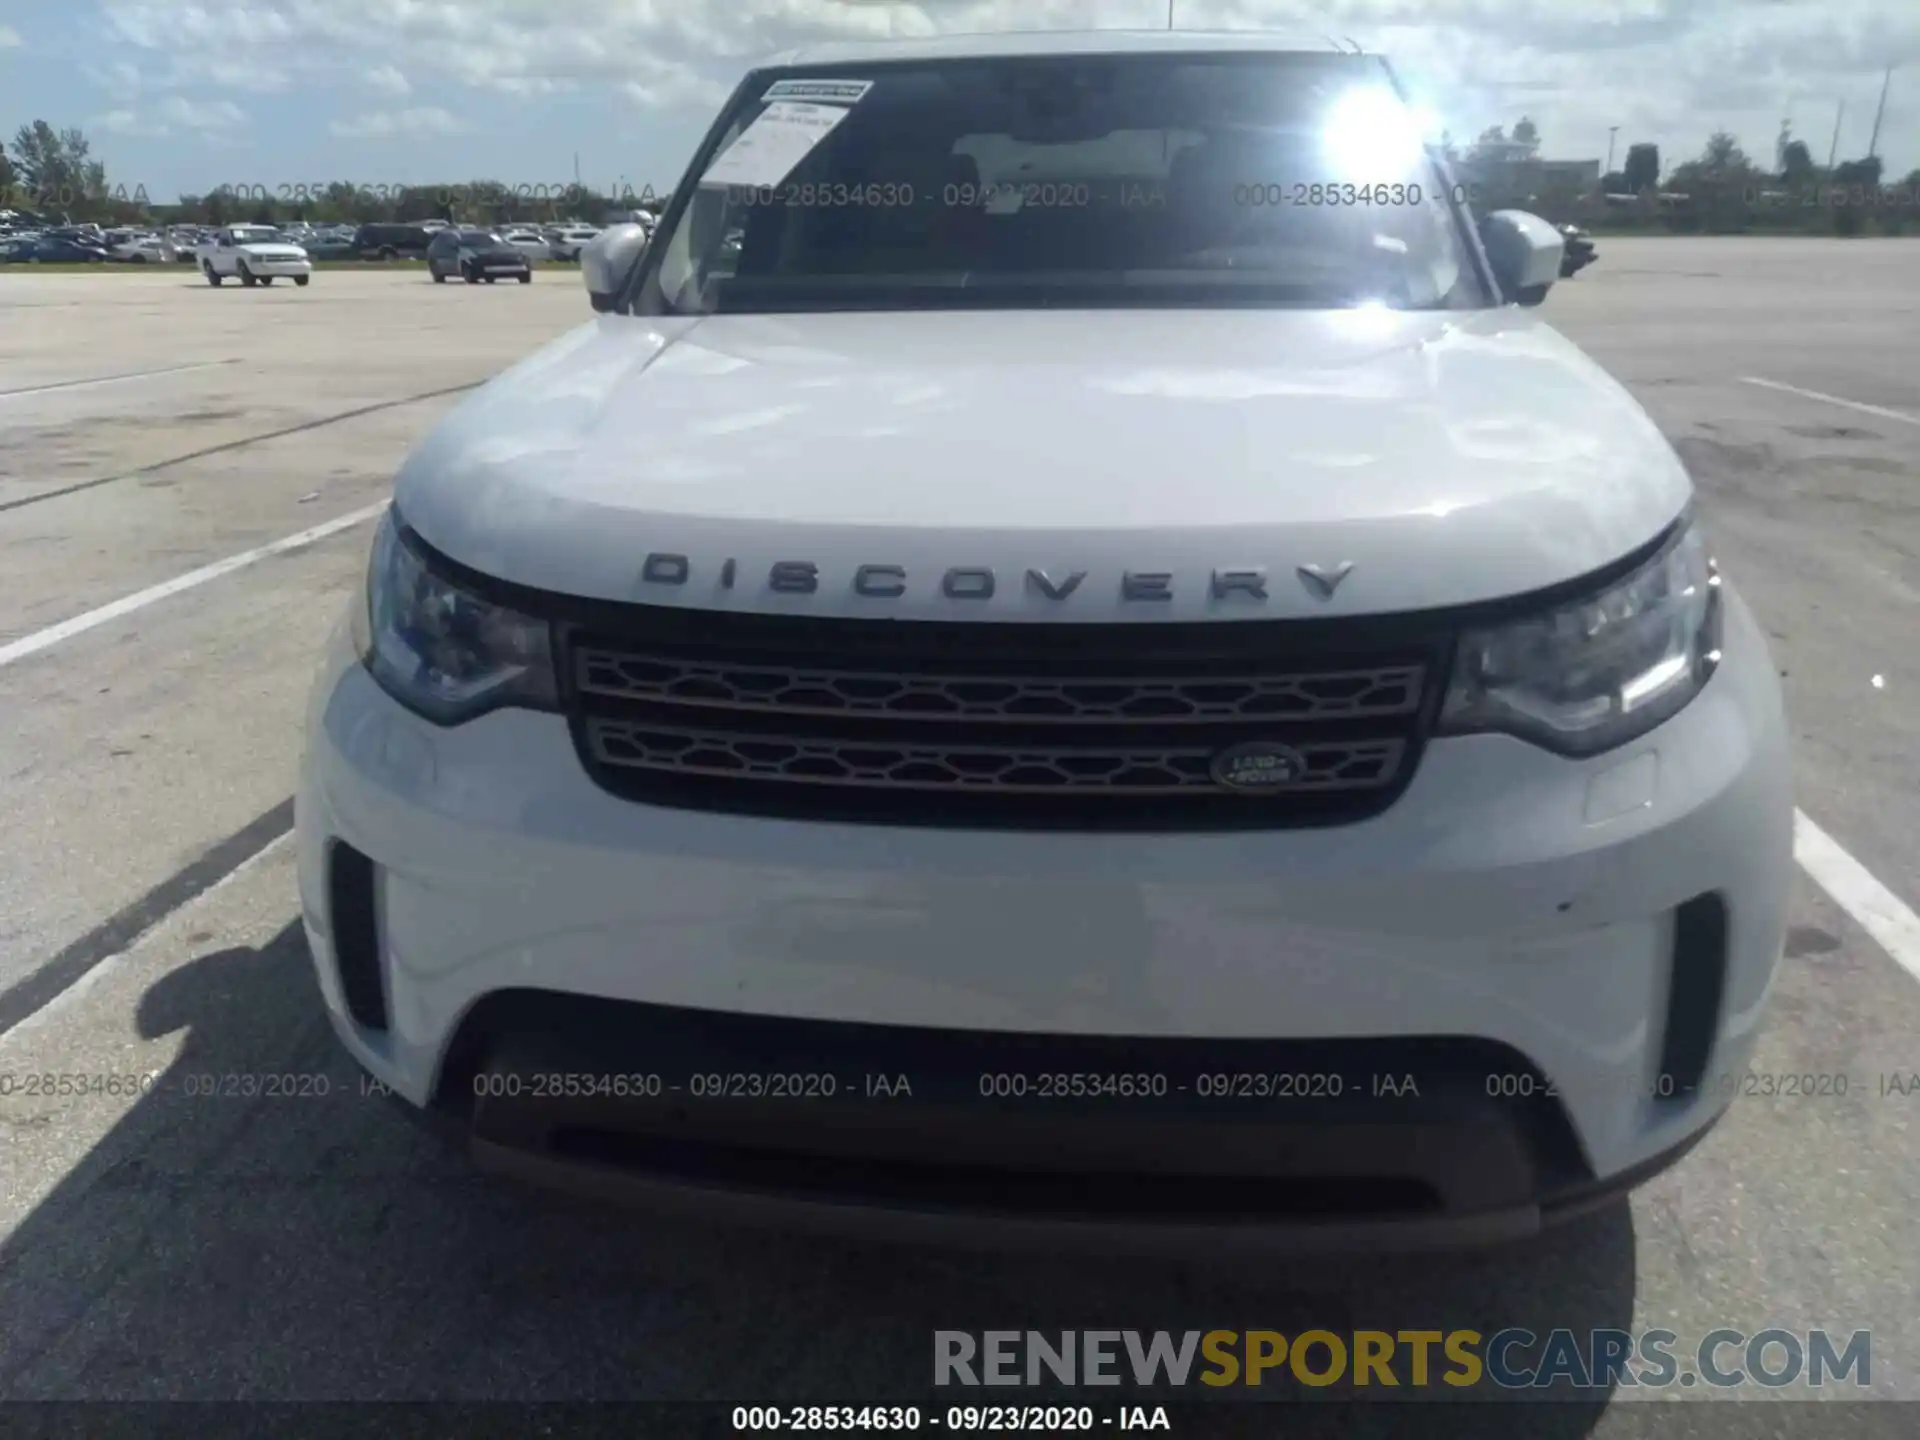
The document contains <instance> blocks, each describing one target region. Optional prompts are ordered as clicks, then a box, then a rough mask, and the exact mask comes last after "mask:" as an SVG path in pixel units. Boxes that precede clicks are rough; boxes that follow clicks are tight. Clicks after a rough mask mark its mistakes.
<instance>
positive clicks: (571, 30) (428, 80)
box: [96, 0, 1920, 168]
mask: <svg viewBox="0 0 1920 1440" xmlns="http://www.w3.org/2000/svg"><path fill="white" fill-rule="evenodd" d="M1176 3H1177V19H1178V22H1179V24H1180V26H1181V28H1183V29H1201V28H1211V27H1217V28H1225V29H1242V28H1248V27H1256V28H1264V29H1302V30H1305V31H1307V32H1308V33H1309V34H1312V35H1318V34H1320V33H1322V32H1323V31H1325V32H1331V33H1333V34H1337V35H1346V34H1352V35H1353V36H1354V37H1355V38H1357V39H1359V40H1360V41H1362V43H1365V44H1367V45H1369V46H1370V48H1378V49H1381V50H1383V51H1386V52H1387V53H1389V54H1392V55H1393V56H1394V57H1395V59H1396V63H1397V64H1398V65H1399V66H1400V68H1401V69H1402V70H1403V71H1404V72H1405V73H1407V74H1408V76H1409V77H1410V78H1415V79H1418V80H1419V81H1420V82H1421V84H1422V86H1423V89H1424V90H1425V91H1426V92H1427V93H1428V94H1430V95H1431V97H1432V98H1433V99H1434V101H1435V102H1436V107H1437V108H1438V109H1439V110H1440V111H1441V113H1442V115H1443V118H1444V120H1445V123H1446V124H1447V125H1448V126H1449V127H1450V128H1451V129H1452V130H1453V131H1454V133H1455V134H1456V135H1471V134H1474V133H1476V132H1477V131H1478V130H1479V129H1481V128H1483V127H1484V126H1487V125H1491V124H1505V125H1511V124H1512V123H1513V122H1514V121H1516V120H1517V119H1519V118H1520V116H1521V115H1522V114H1527V115H1530V116H1531V117H1532V118H1533V119H1534V120H1535V122H1536V123H1537V124H1538V126H1539V129H1540V131H1541V134H1542V137H1543V140H1544V142H1545V148H1546V150H1547V152H1548V153H1549V154H1555V155H1563V156H1595V155H1604V153H1605V151H1606V146H1607V132H1608V129H1609V128H1610V127H1613V126H1618V127H1619V129H1620V133H1619V144H1620V147H1621V151H1622V153H1624V147H1625V146H1626V144H1628V143H1630V142H1631V141H1634V140H1653V141H1656V142H1657V143H1659V144H1660V146H1661V148H1662V151H1663V152H1664V153H1665V154H1666V155H1667V157H1668V159H1669V160H1670V161H1671V160H1674V159H1678V158H1682V157H1684V156H1686V155H1688V154H1692V153H1694V152H1696V151H1698V150H1699V148H1700V147H1701V146H1702V145H1703V144H1704V142H1705V140H1706V137H1707V135H1708V133H1709V132H1711V131H1713V130H1715V129H1718V128H1725V129H1729V130H1732V131H1733V132H1734V133H1735V134H1736V135H1737V136H1738V137H1739V138H1740V140H1741V142H1742V143H1743V144H1744V145H1745V146H1746V147H1747V149H1748V150H1749V151H1751V152H1753V153H1755V154H1758V155H1762V156H1767V155H1770V154H1771V151H1772V145H1773V138H1774V135H1775V133H1776V131H1777V129H1778V126H1779V121H1780V117H1781V116H1782V115H1783V114H1788V113H1790V114H1792V115H1793V116H1794V117H1795V119H1796V121H1797V122H1798V124H1797V126H1796V128H1797V129H1799V130H1802V131H1805V132H1807V133H1809V134H1810V135H1816V136H1817V138H1819V139H1821V140H1824V139H1825V138H1826V137H1827V127H1829V126H1830V125H1831V124H1832V116H1833V107H1834V105H1835V103H1836V102H1838V101H1840V100H1842V99H1844V100H1845V102H1846V106H1847V114H1848V116H1849V117H1864V118H1859V123H1858V124H1857V125H1853V124H1850V125H1849V128H1848V130H1847V131H1846V132H1845V133H1844V134H1843V136H1842V145H1841V150H1842V153H1843V154H1844V153H1846V152H1847V151H1849V150H1852V151H1854V152H1855V153H1857V152H1859V151H1860V150H1863V149H1864V148H1865V140H1866V131H1867V129H1868V127H1869V126H1870V124H1871V116H1872V112H1873V107H1874V102H1875V100H1876V99H1877V97H1878V89H1879V80H1880V74H1881V71H1882V69H1883V68H1884V67H1885V66H1886V65H1888V64H1896V65H1897V64H1900V63H1902V62H1910V61H1916V60H1920V4H1915V3H1913V0H1773V3H1768V4H1760V3H1756V0H1586V3H1584V4H1582V5H1581V6H1578V7H1571V8H1570V7H1544V8H1543V7H1540V6H1539V5H1538V4H1537V3H1535V0H1324V3H1320V4H1315V5H1307V4H1295V3H1290V0H1176ZM100 8H101V15H102V17H103V22H104V23H103V26H102V29H103V31H104V33H105V35H106V37H107V45H106V46H105V47H104V48H105V51H106V53H105V54H103V55H102V56H101V57H100V58H99V60H98V61H97V62H96V63H105V62H106V61H107V60H108V59H110V58H111V59H122V58H133V59H139V60H140V61H141V64H142V71H143V73H144V74H147V75H148V76H149V78H150V80H152V81H153V82H154V83H157V84H158V85H159V86H160V88H178V87H183V86H185V87H191V88H193V89H195V90H199V91H202V92H204V91H208V90H212V91H232V92H241V93H246V92H255V93H257V92H262V91H267V90H271V89H275V88H285V87H287V86H297V87H300V88H301V89H306V88H309V87H312V88H319V87H322V86H329V85H339V86H346V87H352V88H359V89H361V90H363V91H364V90H365V89H366V88H369V87H370V88H372V89H373V90H375V91H378V92H383V93H388V94H393V95H396V96H397V95H402V94H411V93H413V92H414V91H416V90H419V89H424V88H428V87H431V88H433V89H434V90H435V91H436V92H439V91H442V90H444V89H445V88H446V87H449V86H451V87H464V88H467V89H471V90H478V91H484V92H491V93H493V94H495V95H499V96H504V97H509V98H511V99H516V100H520V101H534V100H538V99H541V98H543V97H547V96H554V95H562V94H568V93H577V92H589V93H590V92H593V91H599V92H601V93H603V94H614V95H618V96H621V97H623V98H624V99H626V100H627V101H628V102H629V103H631V104H634V105H637V106H641V107H645V108H647V109H648V110H650V111H653V112H656V113H671V114H673V115H675V116H677V117H684V118H686V119H687V120H688V121H689V122H692V121H695V120H697V119H699V118H702V117H703V115H704V113H705V112H708V111H710V110H711V108H712V107H713V105H714V104H715V103H716V102H717V100H718V99H719V97H720V96H721V95H723V94H724V93H725V91H726V89H727V88H728V87H729V86H730V85H731V83H732V82H733V80H734V79H735V78H736V77H737V76H738V74H739V72H740V70H741V69H742V68H743V67H744V65H746V64H747V63H748V62H749V61H750V60H752V59H756V58H758V57H760V56H762V55H766V54H769V53H773V52H776V51H780V50H783V49H788V48H791V47H794V46H799V45H806V44H810V43H814V42H818V41H823V40H831V39H835V38H846V37H884V36H912V35H925V34H931V33H935V32H940V31H967V30H973V31H981V30H1013V29H1018V30H1035V29H1059V28H1072V27H1077V26H1078V27H1088V26H1091V27H1101V28H1115V27H1125V26H1133V27H1141V28H1154V29H1158V28H1161V27H1163V26H1164V24H1165V19H1166V6H1165V0H921V3H885V0H882V3H870V0H725V3H718V0H598V3H596V4H594V5H591V6H586V7H567V6H556V5H553V4H552V3H551V0H273V3H272V4H270V5H264V4H261V3H259V0H101V6H100ZM1316 17H1318V18H1316ZM402 77H404V79H403V78H402ZM402 85H404V86H406V89H404V90H403V89H402V88H401V86H402ZM1907 88H1908V89H1911V88H1912V87H1907ZM115 98H120V99H122V103H124V98H123V97H119V96H116V97H115ZM370 120H371V117H369V121H370ZM363 123H365V122H363ZM416 128H420V127H418V126H416ZM1856 132H1857V133H1856ZM1916 132H1920V103H1916V101H1915V100H1914V99H1913V98H1909V96H1908V95H1907V94H1906V93H1905V92H1903V90H1902V87H1901V86H1900V85H1898V84H1896V86H1895V89H1894V97H1893V100H1892V102H1891V103H1890V104H1889V106H1888V113H1887V119H1886V125H1885V127H1884V130H1883V140H1887V141H1889V142H1890V143H1893V144H1895V145H1896V146H1897V145H1902V144H1910V143H1911V142H1910V140H1909V139H1908V137H1910V136H1912V135H1914V134H1915V133H1916ZM350 133H361V128H360V126H359V125H353V126H350ZM376 133H400V132H397V131H380V132H376ZM1816 148H1820V149H1824V146H1819V147H1816ZM1616 158H1618V157H1616ZM1891 158H1893V159H1894V160H1895V161H1896V163H1897V164H1899V165H1900V166H1901V168H1904V166H1905V165H1910V164H1913V163H1915V162H1916V161H1920V155H1911V156H1903V155H1900V154H1896V155H1895V156H1893V157H1891Z"/></svg>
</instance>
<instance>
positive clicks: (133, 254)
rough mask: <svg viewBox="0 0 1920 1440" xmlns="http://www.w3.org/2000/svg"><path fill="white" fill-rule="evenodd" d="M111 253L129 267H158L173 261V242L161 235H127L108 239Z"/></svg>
mask: <svg viewBox="0 0 1920 1440" xmlns="http://www.w3.org/2000/svg"><path fill="white" fill-rule="evenodd" d="M107 247H108V251H109V253H110V254H111V255H112V256H113V258H114V259H115V260H120V261H124V262H125V263H127V264H129V265H158V264H163V263H166V262H169V261H171V260H172V259H173V258H174V255H175V251H174V247H173V242H172V241H170V240H168V239H166V237H164V236H161V235H146V234H138V233H135V234H126V235H120V236H118V238H116V237H115V236H112V235H110V236H108V237H107Z"/></svg>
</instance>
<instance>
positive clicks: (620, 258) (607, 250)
mask: <svg viewBox="0 0 1920 1440" xmlns="http://www.w3.org/2000/svg"><path fill="white" fill-rule="evenodd" d="M646 248H647V232H646V230H645V229H643V228H642V227H641V226H638V225H609V226H608V227H607V228H606V229H605V230H602V231H601V232H600V233H599V234H598V235H596V236H594V237H593V239H591V240H589V241H588V242H587V243H586V244H585V245H583V246H581V247H580V278H581V280H582V281H583V282H585V284H586V287H587V299H588V300H589V301H590V302H591V303H592V305H593V308H594V309H595V310H596V311H597V312H599V313H600V314H603V315H604V314H605V313H606V312H607V311H609V310H611V309H613V297H614V296H615V295H616V294H618V293H619V290H620V286H621V284H622V283H623V282H624V281H625V280H626V278H627V273H628V271H630V270H631V269H632V268H633V262H634V261H636V260H638V259H639V258H640V252H641V251H642V250H645V249H646Z"/></svg>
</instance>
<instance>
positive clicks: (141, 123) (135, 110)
mask: <svg viewBox="0 0 1920 1440" xmlns="http://www.w3.org/2000/svg"><path fill="white" fill-rule="evenodd" d="M136 88H137V87H136ZM88 123H89V124H90V125H91V126H92V127H93V128H94V129H97V130H100V131H102V132H104V133H105V134H108V135H135V136H139V137H141V138H143V139H149V140H164V139H166V138H167V137H169V136H171V135H176V134H183V133H184V134H187V135H193V136H197V137H199V138H201V139H203V140H206V139H217V138H219V137H220V136H222V135H224V134H226V133H227V132H228V131H231V130H233V129H235V128H237V127H240V126H244V125H245V124H246V123H247V114H246V112H245V111H244V110H242V109H241V108H240V107H239V106H238V105H235V104H234V103H233V102H232V101H231V100H190V99H188V98H187V97H186V96H184V95H168V96H165V97H163V98H162V99H160V100H158V101H156V102H155V103H154V104H153V105H151V106H142V105H138V104H133V105H122V106H119V107H117V108H115V109H112V110H109V111H107V112H106V113H105V114H103V115H96V116H94V117H93V119H92V120H91V121H89V122H88Z"/></svg>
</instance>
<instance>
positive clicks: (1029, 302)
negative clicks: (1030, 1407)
mask: <svg viewBox="0 0 1920 1440" xmlns="http://www.w3.org/2000/svg"><path fill="white" fill-rule="evenodd" d="M716 142H717V143H715V144H714V145H712V146H711V147H709V148H708V149H707V150H706V151H705V152H704V159H703V161H702V162H699V163H700V164H701V169H700V172H699V178H698V182H697V184H696V185H695V186H694V187H693V188H692V190H691V192H690V193H688V194H683V195H682V196H680V197H678V198H677V200H676V204H675V208H674V211H673V212H672V219H671V223H670V224H667V225H664V226H663V228H662V231H661V234H660V235H659V236H657V237H656V238H655V240H654V242H653V244H652V245H651V247H650V251H649V255H650V259H649V261H648V262H647V266H646V269H645V271H644V274H645V277H646V278H645V281H644V283H643V289H642V293H641V295H640V297H639V302H638V303H639V308H640V309H642V310H643V311H651V312H667V313H705V312H713V311H720V312H735V313H740V312H760V311H783V310H786V311H791V310H836V309H852V308H870V309H913V308H929V307H952V306H960V305H968V306H978V305H989V306H1002V307H1017V308H1028V307H1049V306H1083V307H1084V306H1115V305H1167V304H1199V305H1286V306H1294V307H1300V308H1327V307H1341V306H1349V305H1359V304H1367V303H1376V304H1386V305H1389V306H1395V307H1401V308H1421V309H1434V308H1468V307H1478V306H1485V305H1488V304H1490V303H1492V300H1491V299H1490V298H1489V296H1488V295H1487V293H1486V290H1485V288H1484V287H1483V285H1482V283H1481V280H1480V277H1479V274H1478V272H1477V271H1476V270H1475V268H1474V267H1473V265H1472V264H1471V262H1470V261H1469V259H1468V257H1467V254H1466V251H1465V248H1464V245H1463V242H1462V239H1461V229H1460V225H1461V220H1462V212H1461V211H1460V210H1459V209H1458V208H1457V206H1456V204H1455V201H1456V199H1457V197H1456V196H1454V195H1451V194H1449V193H1448V189H1447V187H1446V185H1445V182H1444V180H1443V178H1442V175H1441V173H1440V171H1439V170H1438V168H1437V167H1436V166H1435V165H1434V163H1433V161H1432V159H1431V158H1430V156H1429V154H1428V152H1427V149H1426V147H1425V146H1424V145H1423V144H1422V142H1421V137H1420V133H1419V130H1418V127H1417V123H1416V121H1415V118H1414V116H1413V115H1412V114H1411V113H1410V112H1409V111H1408V109H1407V108H1406V107H1405V106H1404V105H1403V104H1402V103H1401V101H1400V100H1399V99H1398V97H1397V96H1396V94H1395V92H1394V91H1393V89H1392V88H1391V84H1390V81H1389V78H1388V76H1387V73H1386V71H1385V70H1384V68H1383V67H1382V66H1381V65H1380V63H1379V62H1378V61H1377V60H1375V59H1373V58H1370V57H1365V56H1358V55H1346V54H1327V55H1298V54H1270V55H1268V54H1256V55H1246V54H1230V55H1205V54H1169V55H1144V56H1140V55H1128V56H1110V55H1100V56H1068V57H1038V58H1035V57H1019V58H994V59H964V60H950V61H929V62H915V63H911V64H888V65H881V66H872V67H867V68H865V69H864V70H862V71H861V73H859V74H857V75H856V74H854V73H853V72H852V71H851V70H849V69H846V68H845V67H841V68H836V69H833V70H821V69H813V70H790V71H778V72H762V73H759V74H756V75H754V76H753V77H752V78H751V81H750V83H749V84H748V85H747V86H746V87H744V88H743V90H742V91H741V93H740V95H739V97H738V98H737V99H736V101H735V103H734V105H733V107H732V108H731V109H730V111H729V112H728V113H727V114H726V116H725V117H724V119H723V122H722V125H721V128H720V130H719V133H718V135H717V137H716Z"/></svg>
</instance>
